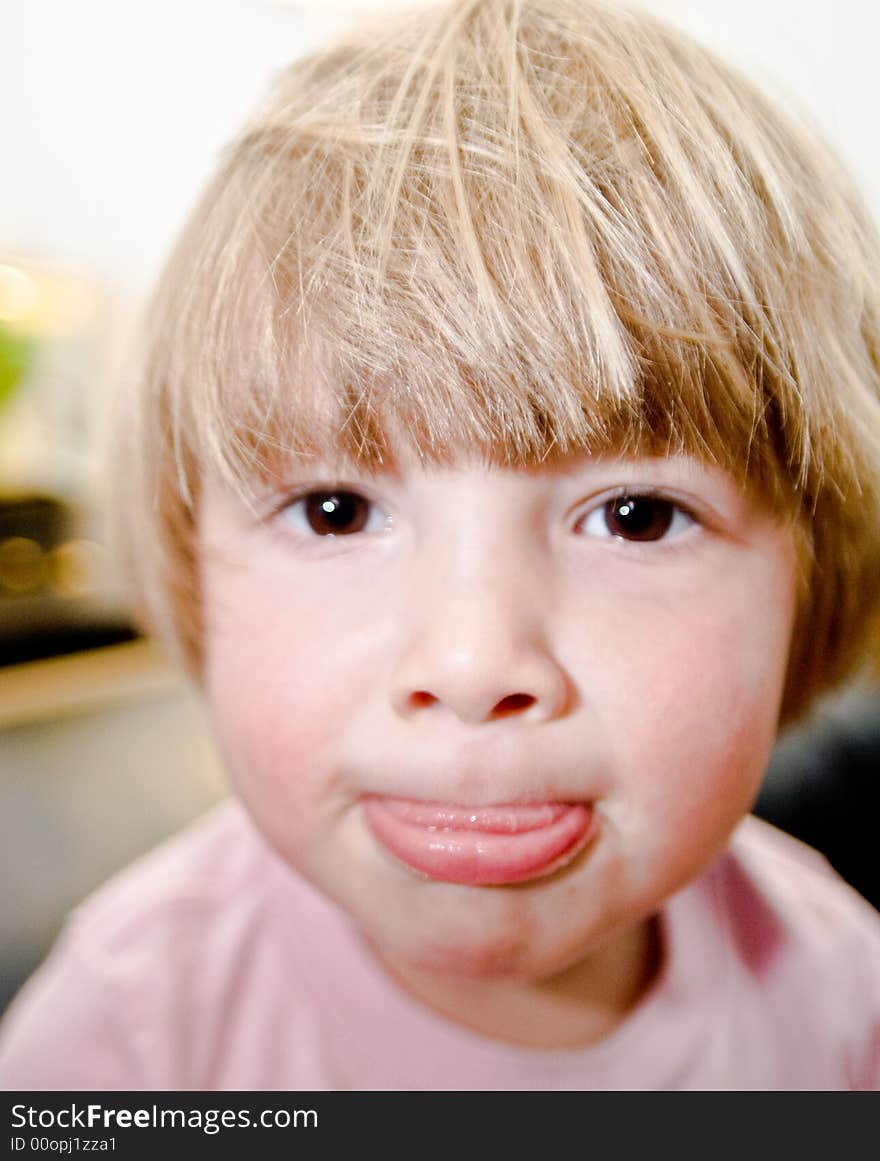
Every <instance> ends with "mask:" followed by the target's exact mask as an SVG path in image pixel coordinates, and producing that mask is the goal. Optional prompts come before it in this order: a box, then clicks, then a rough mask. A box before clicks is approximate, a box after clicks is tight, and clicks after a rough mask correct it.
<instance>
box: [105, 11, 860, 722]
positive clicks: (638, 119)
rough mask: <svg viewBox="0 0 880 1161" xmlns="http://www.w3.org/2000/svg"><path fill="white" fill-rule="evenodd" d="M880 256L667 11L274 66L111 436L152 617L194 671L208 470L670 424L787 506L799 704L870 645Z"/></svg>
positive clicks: (809, 160)
mask: <svg viewBox="0 0 880 1161" xmlns="http://www.w3.org/2000/svg"><path fill="white" fill-rule="evenodd" d="M878 277H880V245H878V239H877V236H876V234H875V232H874V228H873V226H872V224H871V223H870V221H869V219H868V216H867V214H866V213H865V212H864V210H863V208H862V206H861V203H860V202H859V199H858V197H857V195H856V194H855V192H854V191H853V189H852V188H851V186H850V184H849V182H848V179H847V177H846V176H845V174H844V172H843V170H842V167H841V166H840V164H839V163H838V161H837V159H836V158H835V157H834V156H833V155H832V154H831V153H830V152H829V151H828V150H827V149H826V148H825V147H824V146H823V145H822V144H820V143H819V142H817V140H816V139H815V137H814V136H813V134H812V133H811V132H809V131H808V130H807V129H806V128H804V127H802V126H801V125H800V124H798V123H795V122H794V121H792V120H790V119H788V118H787V117H785V116H783V115H782V114H781V113H780V112H779V111H778V110H776V109H774V108H773V107H772V106H771V104H770V103H769V102H768V101H767V100H766V98H765V97H764V96H762V95H761V94H760V93H759V92H758V91H757V90H756V89H755V88H754V87H753V86H752V85H751V84H750V83H749V82H747V81H746V80H745V79H744V78H742V77H741V76H739V75H737V74H736V73H735V72H734V71H732V70H731V69H729V68H728V67H726V66H725V65H723V64H722V63H720V62H719V61H718V60H717V59H716V58H715V57H714V56H713V55H711V54H710V53H709V52H708V51H706V50H705V49H703V48H701V47H699V46H697V45H695V44H693V43H692V42H691V41H689V40H688V39H686V38H685V37H684V36H683V35H682V34H680V33H679V32H677V31H673V30H671V29H669V28H668V27H666V26H664V25H663V24H661V23H660V22H657V21H656V20H654V19H652V18H649V17H646V16H644V15H636V14H634V13H632V12H629V11H626V10H623V9H621V8H617V7H612V6H606V5H605V4H602V3H595V2H592V0H454V2H452V3H447V4H441V5H438V6H436V7H432V8H429V9H424V8H420V9H417V10H415V11H412V12H408V13H399V14H397V15H395V16H393V17H389V16H385V17H384V18H383V20H382V23H381V25H379V26H374V27H372V28H371V27H369V26H366V27H365V28H364V29H362V30H361V31H355V32H352V33H350V34H349V35H348V36H347V37H346V38H344V39H343V40H341V41H340V42H338V43H336V44H335V45H333V46H332V47H330V48H328V49H326V50H323V51H319V52H317V53H314V54H312V55H310V56H308V57H306V58H305V59H302V60H299V61H298V62H296V63H295V64H294V65H293V66H292V67H290V68H289V69H288V70H286V71H285V72H283V73H282V74H280V75H279V76H278V78H277V80H276V83H275V84H274V86H273V88H272V90H271V92H270V94H269V96H268V97H267V99H266V101H265V103H264V104H263V105H262V107H261V108H260V109H259V110H258V111H257V113H256V114H255V116H254V117H253V119H252V121H251V122H250V123H249V124H248V125H247V126H246V128H245V130H244V131H243V133H242V135H241V136H240V138H239V139H237V140H236V141H235V142H234V143H233V144H232V145H231V146H230V148H229V150H228V152H227V154H226V156H225V157H224V159H223V161H222V164H221V166H220V169H219V172H218V173H217V174H216V176H215V177H214V178H213V180H212V181H211V183H210V184H209V186H208V187H207V189H206V191H205V192H204V194H203V196H202V198H201V200H200V202H199V203H198V205H197V207H196V209H195V211H194V212H193V214H192V216H191V219H190V221H189V224H188V225H187V227H186V228H185V230H184V233H183V235H182V237H181V239H180V241H179V243H178V245H177V247H176V249H175V252H174V253H173V255H172V257H171V260H170V262H169V264H168V267H167V269H166V272H165V274H164V277H163V279H162V280H161V283H160V286H159V288H158V291H157V295H156V299H155V302H154V305H153V308H152V312H151V319H150V325H149V329H148V332H147V334H146V352H145V357H144V360H143V375H142V377H141V378H140V380H139V382H138V384H137V387H136V389H135V390H134V392H133V394H132V395H130V396H127V397H126V398H125V401H124V406H123V411H122V414H123V431H122V436H123V438H122V440H121V443H120V447H121V449H122V451H123V455H124V471H123V472H122V473H121V475H120V484H121V502H120V504H119V509H120V511H121V512H122V513H123V514H124V522H123V523H124V526H123V531H124V538H125V541H126V543H127V545H128V555H129V558H130V560H132V561H134V565H135V572H136V574H137V577H138V583H139V592H140V603H141V607H142V609H143V611H144V616H145V619H146V620H147V622H148V623H149V624H150V625H151V626H152V627H153V628H154V629H155V630H156V631H157V632H159V633H160V634H161V635H162V636H164V637H165V638H166V639H167V640H168V641H170V642H173V643H175V644H176V646H177V648H178V649H179V652H180V655H181V656H182V658H183V660H184V661H185V663H186V664H187V665H188V667H189V668H190V669H191V670H192V671H193V672H195V673H198V671H199V666H200V624H199V597H198V570H197V563H198V562H197V559H196V545H195V530H196V519H197V511H198V498H199V485H200V480H201V479H202V478H203V477H204V475H205V474H206V473H220V474H222V475H223V476H224V477H225V478H226V479H227V480H229V481H231V482H232V483H233V484H234V485H235V486H236V487H238V488H239V489H240V490H241V491H242V493H243V494H248V493H249V491H250V490H251V489H252V488H253V486H254V482H255V481H257V480H259V481H263V482H265V481H266V480H270V479H273V478H275V477H279V478H280V477H282V476H283V472H284V465H285V463H289V462H290V461H291V459H292V458H295V457H301V456H310V455H316V454H320V453H322V452H328V451H332V452H333V453H335V454H337V455H340V456H342V457H345V458H351V459H353V460H355V461H356V462H357V463H359V464H363V465H366V466H369V467H371V468H375V467H381V465H382V464H383V463H386V462H387V461H388V460H389V458H390V457H391V456H392V455H393V451H394V447H395V441H399V439H401V438H406V439H408V440H410V441H411V443H412V444H413V446H414V447H415V448H416V449H417V451H418V454H419V455H420V456H421V457H422V458H423V460H425V461H430V462H435V461H441V460H448V459H451V458H453V457H454V456H455V455H456V454H458V452H459V451H460V450H461V449H462V448H469V449H475V450H477V451H478V452H480V453H482V454H484V455H485V456H486V457H487V458H488V460H489V461H490V462H492V463H498V464H504V465H509V466H518V465H533V464H537V463H546V462H550V461H552V460H554V459H556V458H558V457H563V456H566V455H570V454H572V453H578V452H585V453H590V454H595V453H601V452H603V451H609V450H614V451H615V452H619V453H623V454H627V453H641V452H644V451H647V450H650V451H652V452H660V453H667V452H684V453H687V454H691V455H695V456H697V457H698V458H700V459H701V460H705V461H708V462H711V463H715V464H719V465H721V466H723V467H725V468H727V469H729V470H731V471H733V472H734V473H735V474H736V475H737V477H738V478H739V479H741V480H742V482H743V483H744V485H747V486H750V487H754V488H755V489H756V490H757V491H758V492H760V494H761V495H762V496H763V497H765V498H766V499H767V501H768V503H770V504H771V505H773V506H774V508H775V510H777V511H778V512H779V513H780V515H784V516H786V517H787V518H790V519H791V520H793V521H794V522H795V524H796V526H797V528H798V529H799V530H800V532H801V534H802V539H803V542H804V544H805V546H806V548H807V566H806V567H807V576H806V584H805V592H806V594H807V597H806V599H805V601H804V605H803V608H802V611H801V616H800V621H799V625H798V627H797V631H796V639H795V642H794V647H793V652H792V660H791V666H790V674H789V683H788V690H787V693H786V700H785V707H784V713H785V715H786V716H787V717H789V718H791V717H794V716H795V715H797V714H799V713H800V712H801V711H802V710H803V709H804V708H805V707H806V706H807V705H808V703H809V702H810V700H811V699H812V698H813V696H814V695H815V694H816V693H818V692H820V691H822V690H824V689H827V688H830V687H831V686H833V685H834V684H835V683H838V682H840V681H841V680H842V679H844V678H846V677H848V676H850V675H851V674H852V673H853V672H854V671H855V669H856V668H857V667H858V666H859V665H861V664H862V663H863V662H864V661H865V659H866V658H868V659H876V657H877V653H878V650H877V636H878V633H877V624H878V613H877V609H878V604H880V598H878V576H880V399H878V394H880V393H878V371H880V326H878V322H880V319H878V309H880V293H878V291H880V284H878ZM392 432H393V433H395V434H394V436H393V437H392V434H391V433H392ZM401 433H405V434H404V435H401Z"/></svg>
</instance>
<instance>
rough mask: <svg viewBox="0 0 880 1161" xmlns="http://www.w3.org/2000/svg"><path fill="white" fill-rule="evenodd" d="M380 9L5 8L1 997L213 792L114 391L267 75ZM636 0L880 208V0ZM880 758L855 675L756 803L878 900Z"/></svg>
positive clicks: (180, 2) (251, 3) (258, 2)
mask: <svg viewBox="0 0 880 1161" xmlns="http://www.w3.org/2000/svg"><path fill="white" fill-rule="evenodd" d="M368 2H369V0H361V2H360V3H357V2H355V0H348V2H346V0H299V2H292V0H290V2H285V0H211V2H207V0H174V2H173V3H170V2H165V0H150V2H149V3H148V2H146V0H142V2H137V0H18V2H16V0H4V3H3V21H2V36H3V49H4V52H3V67H2V69H0V126H2V137H0V860H2V864H0V866H2V882H3V884H4V888H3V898H2V904H0V1010H2V1008H3V1007H4V1006H5V1004H6V1003H7V1002H8V1000H9V999H10V998H11V996H12V995H13V994H14V992H15V991H16V990H17V988H18V987H19V986H20V984H21V982H22V981H23V979H24V978H25V976H26V975H27V974H28V973H29V972H30V971H31V970H32V969H33V968H34V967H35V966H36V964H37V963H38V962H39V960H40V959H41V958H42V956H43V955H44V954H45V952H46V950H47V949H48V947H49V945H50V944H51V942H52V940H53V939H54V937H55V935H56V934H57V932H58V930H59V927H60V925H61V923H62V922H63V918H64V915H65V914H66V912H67V911H68V910H69V909H70V908H71V907H72V906H73V905H75V903H77V902H78V901H79V900H80V899H81V898H83V896H84V895H86V894H87V893H88V892H89V891H90V890H91V889H92V888H93V887H94V886H96V885H97V884H98V883H100V882H101V881H103V880H104V879H106V878H107V877H108V875H110V874H111V873H112V872H113V871H114V870H116V869H118V868H119V867H121V866H123V865H125V864H126V863H128V862H130V861H131V860H132V858H134V857H136V856H137V855H139V854H141V853H143V852H145V851H146V850H148V849H149V848H151V847H152V846H154V845H155V844H156V843H157V842H158V841H160V840H161V839H163V838H164V837H166V836H167V835H169V834H171V833H172V832H173V831H174V830H176V829H178V828H179V827H180V826H181V825H183V824H184V823H185V822H187V821H188V820H190V819H191V818H193V817H194V816H196V815H197V814H199V813H200V812H202V811H203V810H205V809H207V807H208V806H209V805H210V804H211V803H213V802H215V801H217V800H218V799H219V798H220V797H221V796H222V795H223V794H224V793H225V791H224V786H223V778H222V774H221V771H220V764H219V761H218V757H217V753H216V750H215V748H214V745H213V742H212V740H211V734H210V730H209V726H208V722H207V719H206V714H205V710H204V707H203V705H202V703H201V700H200V698H199V695H198V693H197V691H195V690H193V689H192V688H191V687H190V686H189V685H188V684H187V683H186V682H185V681H184V680H183V679H182V678H181V676H180V675H179V674H178V673H177V672H176V671H175V669H174V667H173V666H172V665H171V664H170V663H169V662H168V660H167V659H166V658H165V657H164V656H163V654H162V652H161V650H160V649H159V648H158V647H157V646H156V645H155V644H153V643H151V642H148V641H146V640H143V639H142V638H140V637H139V636H138V635H137V633H136V632H135V630H134V628H133V626H132V625H131V622H130V619H129V616H128V613H127V610H126V607H125V601H124V596H123V594H122V593H121V592H120V588H119V584H118V581H117V579H116V577H115V575H114V570H113V566H112V561H111V560H110V558H109V555H108V552H107V549H106V542H105V536H104V532H103V526H102V492H103V489H104V484H103V482H102V471H101V464H102V446H103V438H104V430H105V422H106V416H107V408H108V404H109V400H110V398H111V396H112V390H113V384H114V383H115V382H117V381H118V379H119V377H120V376H121V375H124V373H125V367H126V358H127V352H128V350H129V344H130V341H131V336H132V333H133V328H134V324H135V321H136V319H137V316H138V311H139V309H140V307H141V306H142V304H143V301H144V298H145V295H146V294H147V293H148V291H149V289H150V287H151V284H152V282H153V280H154V278H155V276H156V274H157V272H158V269H159V266H160V264H161V261H162V259H163V257H164V255H165V253H166V252H167V250H168V247H169V246H170V244H171V242H172V240H173V237H174V235H175V234H176V232H177V230H178V229H179V227H180V225H181V224H182V221H183V218H184V215H185V213H186V211H187V209H188V207H189V206H190V205H191V203H192V201H193V199H194V197H195V195H196V192H197V190H198V188H199V186H200V184H201V183H202V181H203V179H204V178H205V177H206V175H207V174H208V172H209V171H210V169H211V167H212V166H213V164H214V163H215V161H216V159H217V157H218V153H219V150H220V148H221V147H222V145H223V144H224V143H225V141H226V140H227V139H228V138H229V136H230V135H231V134H232V133H233V132H234V131H235V130H236V128H237V127H238V125H239V123H240V122H241V120H242V119H243V118H244V116H245V115H246V114H247V112H248V111H249V109H250V108H251V106H252V105H253V104H254V102H255V101H256V99H257V98H258V96H259V94H260V93H261V91H262V89H263V88H264V86H265V84H266V82H267V80H268V79H269V78H270V76H271V75H272V73H273V72H274V71H275V70H276V69H277V68H279V67H281V66H282V65H283V64H284V63H285V62H287V61H288V60H290V59H291V58H293V57H294V56H296V55H297V54H299V53H301V52H303V51H305V50H306V49H308V48H309V47H310V46H311V45H312V44H313V43H314V42H315V41H316V40H318V39H320V38H321V37H322V36H323V35H324V34H325V33H326V32H327V31H328V30H329V29H330V28H331V27H332V26H333V25H334V24H336V23H339V22H341V21H345V20H346V19H348V17H349V14H350V13H351V12H352V11H355V10H356V9H358V8H359V7H364V6H365V4H366V3H368ZM642 7H644V8H647V9H650V10H654V11H657V12H659V13H661V14H663V15H665V16H667V17H668V18H669V19H671V20H672V21H674V22H675V23H678V24H680V25H681V26H683V27H685V28H686V29H688V30H689V31H691V32H692V33H693V34H695V35H696V36H697V37H698V38H700V39H701V40H703V41H704V42H705V43H707V44H710V45H712V46H714V47H716V48H718V49H720V50H721V51H722V52H723V53H724V54H725V55H726V57H727V58H728V59H729V60H732V61H734V62H736V63H738V64H740V65H741V66H742V67H743V68H744V69H745V70H746V71H747V72H749V73H751V74H752V75H753V76H754V77H756V78H757V79H758V80H759V81H761V82H762V83H763V84H764V86H765V87H766V88H767V89H769V90H770V91H771V92H772V93H774V94H775V95H776V96H777V97H778V98H779V99H780V100H782V102H783V103H784V104H787V105H790V106H793V107H797V108H799V109H801V110H802V111H804V112H806V114H807V116H808V117H810V118H812V119H813V120H814V121H816V122H818V124H819V125H820V126H821V127H822V128H823V130H824V131H825V133H826V134H827V135H829V136H830V137H831V139H832V140H833V141H835V142H836V144H837V147H838V150H839V152H840V154H841V155H842V157H843V158H844V159H845V160H846V162H847V163H848V164H849V166H850V167H851V168H852V169H853V171H854V172H855V174H856V176H857V177H858V178H859V180H860V181H861V183H862V186H863V188H864V190H865V192H866V194H867V196H868V198H869V200H870V202H871V203H872V205H873V207H874V210H875V212H876V213H878V214H880V150H878V148H877V144H878V142H877V128H876V110H877V107H878V103H880V101H878V99H880V79H878V74H877V68H876V62H875V52H876V44H877V43H878V33H880V6H873V5H868V4H866V3H865V0H839V2H838V3H837V4H835V5H833V6H829V5H826V4H820V3H809V2H804V0H741V2H740V3H739V4H736V5H733V4H730V2H729V0H694V2H693V3H687V2H684V0H643V3H642ZM878 754H880V711H878V702H877V698H876V697H875V696H872V695H870V694H867V693H864V692H862V693H859V692H855V691H854V692H852V693H850V694H848V695H847V696H845V697H843V698H841V699H838V700H837V701H835V702H834V703H833V704H829V705H828V706H827V707H824V708H823V710H822V711H821V712H820V713H819V714H818V715H817V718H816V720H815V721H814V722H811V723H810V724H809V725H808V726H807V727H804V728H802V729H801V730H800V731H798V732H797V733H796V734H792V735H791V736H789V737H787V738H785V739H783V740H782V742H781V743H780V745H779V747H778V750H777V753H776V755H775V757H774V761H773V765H772V766H771V770H770V773H769V774H768V778H767V782H766V785H765V788H764V791H763V794H762V797H761V799H760V801H759V804H758V811H759V812H760V813H763V814H764V815H765V816H766V817H769V818H771V819H773V820H774V821H776V822H778V823H779V824H780V825H782V826H784V827H786V828H787V829H789V830H791V831H792V832H793V833H795V834H799V835H800V836H801V837H804V838H805V839H807V841H810V842H811V843H812V844H813V845H814V846H816V847H818V848H819V849H820V850H822V851H824V853H825V854H826V855H827V856H828V857H829V858H830V859H831V861H832V862H833V863H834V864H835V866H837V867H838V869H839V870H840V872H841V873H842V874H843V875H844V876H845V877H846V878H848V879H849V881H850V882H851V883H852V884H853V885H854V886H855V887H856V888H857V889H858V890H859V891H861V893H862V894H863V895H865V896H866V897H867V898H869V899H870V900H871V901H872V902H873V903H874V905H875V906H878V907H880V887H878V870H877V867H878V860H877V857H876V855H875V853H874V852H875V850H876V840H875V838H874V836H873V821H874V818H875V817H876V810H877V807H878V805H880V803H878V796H877V795H878V792H877V785H878V778H877V769H878V766H880V763H878ZM872 807H873V809H871V808H872ZM869 826H870V827H871V829H872V834H871V836H870V838H869V835H868V830H869Z"/></svg>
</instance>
